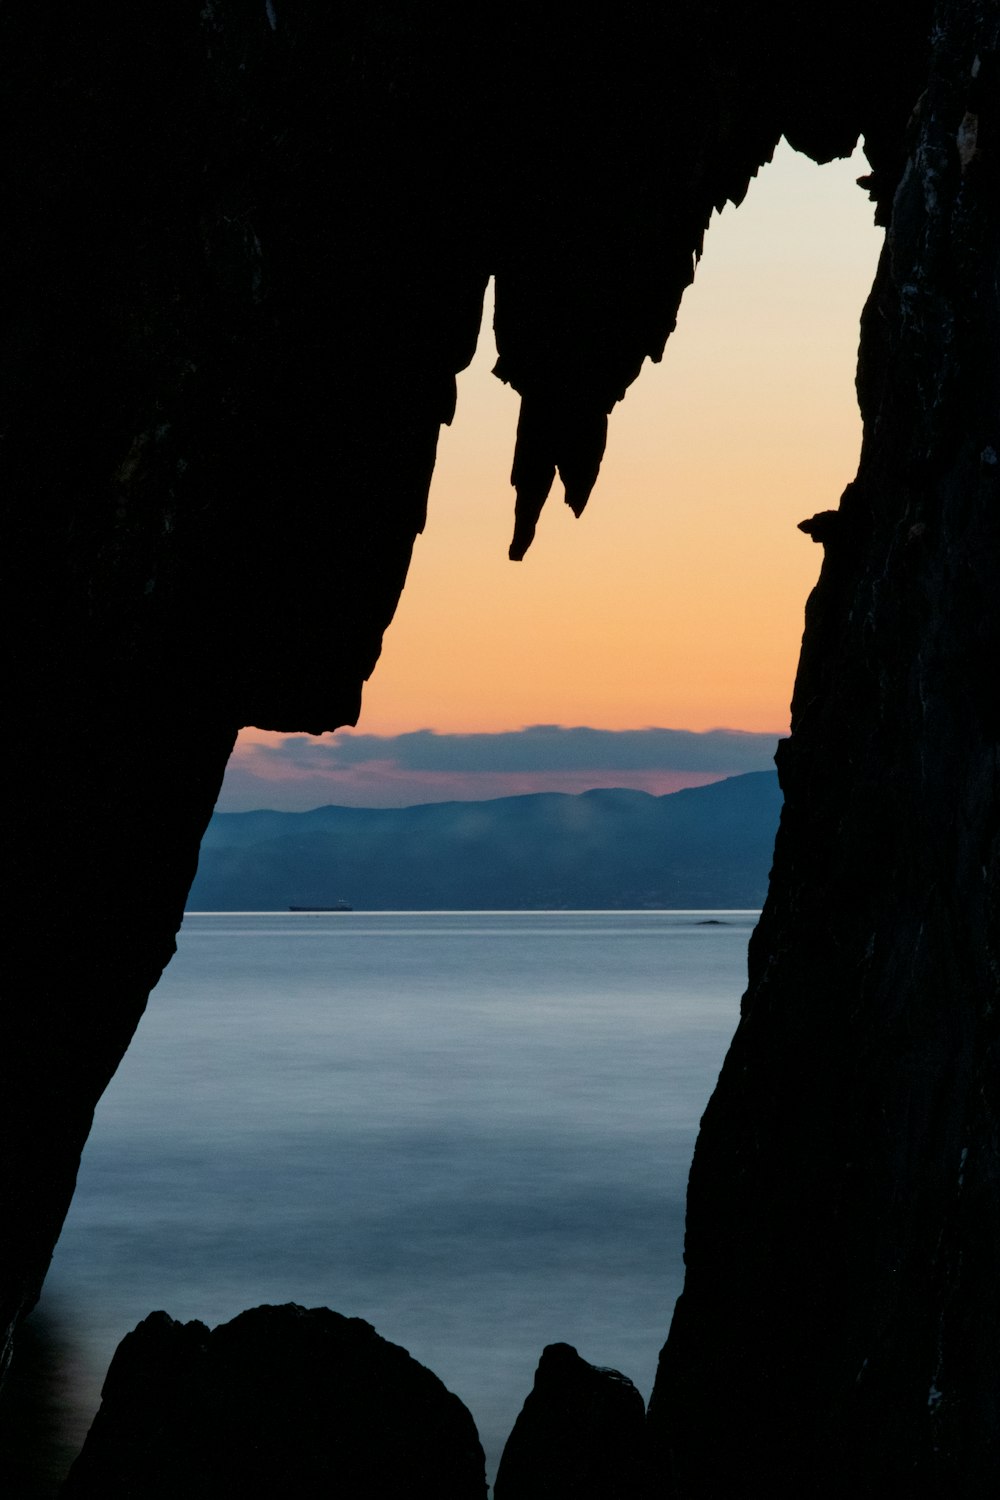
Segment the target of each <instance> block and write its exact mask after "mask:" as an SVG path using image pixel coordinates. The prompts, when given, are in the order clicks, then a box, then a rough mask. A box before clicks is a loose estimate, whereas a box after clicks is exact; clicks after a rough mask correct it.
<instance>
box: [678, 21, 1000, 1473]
mask: <svg viewBox="0 0 1000 1500" xmlns="http://www.w3.org/2000/svg"><path fill="white" fill-rule="evenodd" d="M998 44H1000V13H998V9H997V6H996V4H995V3H992V4H982V3H977V0H943V3H941V4H939V5H938V6H937V7H936V16H935V27H934V33H933V52H932V56H931V58H930V60H929V66H928V69H927V81H926V89H925V88H924V86H921V88H920V89H919V90H916V91H915V94H914V99H913V105H914V108H913V111H912V115H911V117H910V119H909V125H908V131H907V139H906V148H907V153H908V160H907V162H906V165H905V168H904V171H903V176H902V181H901V182H900V185H899V188H898V190H897V192H896V194H895V199H894V203H893V210H892V221H891V225H890V229H889V234H888V242H887V246H886V250H885V252H884V254H883V256H882V259H881V263H880V266H879V271H878V275H877V279H876V282H875V287H874V289H873V292H872V295H871V298H870V300H869V303H868V306H867V308H866V311H865V314H864V319H863V323H862V342H861V355H860V364H859V370H858V391H859V394H860V398H861V409H862V416H863V418H864V424H865V430H864V443H863V448H862V454H861V463H860V467H859V470H858V475H857V478H856V480H855V481H854V482H853V483H852V484H851V485H849V486H848V488H847V490H846V491H845V493H844V495H843V498H842V501H841V506H840V510H839V512H838V513H837V514H836V518H835V519H834V518H832V517H831V516H830V515H828V514H825V513H821V514H820V515H819V516H817V517H814V518H813V521H812V522H811V523H808V524H807V526H806V528H805V529H806V530H807V531H809V532H810V534H811V535H812V536H813V539H814V540H817V539H818V540H820V541H822V542H823V543H824V544H825V545H824V551H825V556H824V561H823V568H822V572H821V575H820V579H819V583H818V585H817V587H816V589H815V590H814V592H813V594H812V596H811V598H810V600H809V603H808V606H807V612H806V630H805V635H804V638H803V647H802V656H801V660H800V664H799V671H798V678H797V681H796V685H795V694H794V699H793V704H792V733H791V738H790V739H789V740H787V741H785V742H784V743H783V744H782V745H781V746H780V747H779V753H778V772H779V777H780V780H781V785H782V788H783V790H784V793H785V805H784V810H783V812H782V817H781V825H780V829H779V833H778V838H777V843H776V846H775V853H774V867H773V870H772V876H771V887H770V894H769V896H768V900H767V903H766V906H765V908H764V912H763V916H762V918H761V922H760V925H759V926H758V928H757V930H756V932H755V933H754V936H753V939H752V941H751V945H750V972H749V988H748V990H747V993H746V996H745V997H744V1001H743V1010H742V1020H741V1023H740V1027H739V1030H738V1031H737V1034H736V1037H735V1039H734V1041H733V1045H732V1047H731V1049H730V1052H729V1055H728V1057H727V1059H726V1062H725V1064H724V1066H723V1069H722V1072H721V1075H720V1078H719V1083H718V1087H717V1089H716V1091H715V1094H714V1095H713V1098H712V1100H711V1102H710V1104H709V1106H708V1108H707V1110H706V1113H705V1115H704V1118H703V1121H702V1128H701V1133H700V1135H699V1138H698V1143H697V1147H696V1150H695V1156H694V1163H693V1166H692V1170H691V1176H690V1182H689V1189H688V1212H687V1229H686V1237H685V1260H686V1265H687V1274H686V1280H685V1286H684V1292H683V1295H682V1296H681V1298H680V1300H679V1302H678V1304H677V1308H676V1311H675V1314H674V1319H673V1325H672V1327H671V1331H670V1336H669V1339H668V1341H667V1344H666V1347H665V1348H664V1350H663V1354H662V1356H661V1362H660V1369H659V1373H658V1376H657V1380H656V1385H655V1388H654V1391H653V1396H652V1398H651V1401H650V1423H651V1428H652V1431H653V1434H654V1436H655V1439H656V1443H657V1446H658V1449H659V1455H660V1456H659V1462H660V1466H661V1476H662V1483H663V1485H664V1488H666V1487H667V1486H668V1485H669V1484H673V1485H675V1486H676V1490H675V1493H676V1494H677V1495H678V1496H683V1497H685V1500H714V1497H717V1496H723V1495H724V1496H736V1495H754V1496H756V1495H766V1496H769V1497H782V1500H786V1497H787V1500H793V1497H794V1500H798V1497H801V1496H804V1495H809V1496H811V1497H823V1500H843V1497H844V1496H847V1495H852V1496H854V1495H857V1496H886V1495H905V1496H907V1497H908V1500H916V1497H935V1500H945V1497H951V1496H956V1497H957V1496H962V1500H986V1497H989V1496H994V1495H996V1494H1000V1275H998V1274H997V1269H998V1264H1000V1120H998V1106H1000V1087H998V1084H1000V860H998V854H1000V817H998V805H1000V776H998V770H1000V609H998V603H1000V590H998V582H1000V460H998V455H1000V304H998V298H997V266H998V263H1000V76H998ZM987 142H988V144H987ZM973 147H975V149H973Z"/></svg>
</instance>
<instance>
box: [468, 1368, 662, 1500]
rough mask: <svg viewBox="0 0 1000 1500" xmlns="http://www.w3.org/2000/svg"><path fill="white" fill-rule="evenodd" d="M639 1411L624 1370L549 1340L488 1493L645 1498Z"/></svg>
mask: <svg viewBox="0 0 1000 1500" xmlns="http://www.w3.org/2000/svg"><path fill="white" fill-rule="evenodd" d="M645 1416H646V1408H645V1404H644V1402H643V1399H642V1397H641V1396H640V1394H639V1392H638V1391H637V1390H636V1388H635V1386H634V1385H633V1384H632V1382H631V1380H629V1379H627V1377H626V1376H624V1375H622V1374H620V1373H619V1372H618V1371H617V1370H602V1369H599V1368H597V1367H596V1366H595V1365H591V1364H588V1363H587V1361H586V1360H585V1359H581V1358H580V1356H579V1354H577V1352H576V1350H575V1349H574V1348H573V1347H572V1346H571V1345H570V1344H549V1345H548V1346H547V1347H546V1348H545V1349H543V1350H542V1357H541V1359H540V1360H539V1361H538V1369H537V1370H536V1371H535V1384H534V1386H533V1388H532V1390H531V1393H530V1395H529V1396H528V1397H527V1399H526V1401H525V1403H524V1406H523V1407H522V1408H521V1412H520V1415H519V1416H518V1419H517V1421H516V1422H515V1423H514V1429H513V1431H512V1432H511V1435H510V1437H509V1438H508V1439H507V1443H506V1446H505V1447H504V1450H503V1457H502V1458H501V1460H500V1467H499V1469H498V1470H497V1479H496V1484H495V1485H494V1487H493V1494H494V1497H495V1500H647V1497H648V1496H649V1495H650V1494H651V1490H650V1488H649V1482H650V1475H649V1470H648V1465H647V1462H646V1425H645Z"/></svg>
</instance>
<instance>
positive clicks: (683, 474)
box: [247, 146, 881, 739]
mask: <svg viewBox="0 0 1000 1500" xmlns="http://www.w3.org/2000/svg"><path fill="white" fill-rule="evenodd" d="M864 170H866V168H865V164H864V161H863V158H861V157H860V155H858V156H856V157H855V159H854V160H853V161H852V162H836V163H833V164H831V165H830V166H827V167H816V166H815V165H813V164H812V163H811V162H809V161H807V160H805V159H804V158H802V157H797V156H795V155H794V154H793V153H792V152H791V151H790V150H788V149H787V148H785V147H784V146H783V147H782V148H780V150H779V153H778V155H777V157H776V160H775V162H774V163H773V164H772V165H771V166H770V167H767V168H765V169H764V171H763V172H762V173H761V175H760V177H759V178H758V180H757V181H756V182H754V183H753V184H752V185H751V188H750V192H749V195H748V197H747V200H746V201H745V203H744V204H743V205H742V206H741V207H740V208H739V209H738V210H736V209H733V208H731V207H730V208H727V209H726V210H725V212H724V213H723V214H722V215H721V216H717V217H716V218H715V220H714V221H713V224H712V227H711V228H710V230H709V233H708V236H707V239H706V247H705V254H704V257H703V260H702V262H701V265H700V266H699V269H698V273H697V276H696V279H695V283H694V286H693V287H692V288H690V289H689V291H688V292H687V293H686V295H685V297H684V301H683V304H682V306H681V310H680V318H679V324H678V329H677V331H676V333H674V334H673V335H672V337H671V338H670V340H669V341H668V343H667V349H666V354H665V356H664V359H663V362H662V363H661V364H660V365H658V366H654V365H649V364H647V365H646V367H645V369H644V370H643V372H642V374H641V376H640V378H639V380H638V381H637V383H636V384H635V385H634V386H633V387H632V388H631V390H630V391H629V393H628V396H627V397H626V400H625V402H624V403H623V404H621V405H619V406H618V407H616V408H615V410H614V412H613V413H612V416H611V421H610V430H609V441H608V453H607V456H606V458H605V461H604V466H603V468H602V471H601V476H600V478H599V480H598V483H597V487H596V489H595V492H594V495H593V497H592V499H591V501H590V505H589V506H588V508H587V510H586V512H585V513H584V515H583V517H582V519H581V520H580V521H575V520H574V518H573V516H572V515H571V514H570V512H569V510H568V509H567V508H566V506H565V505H564V504H563V503H562V499H561V490H560V491H559V494H558V495H557V494H556V492H555V490H554V491H553V496H552V497H551V498H550V500H549V503H548V505H547V507H546V509H545V512H544V513H543V516H542V520H541V524H540V526H539V530H538V535H537V537H536V540H535V542H534V545H533V547H532V549H531V551H530V552H529V553H528V556H527V558H526V559H525V561H524V562H523V563H520V564H517V563H511V562H509V561H508V560H507V546H508V543H509V540H510V531H511V526H512V517H513V492H512V490H511V488H510V485H509V473H510V463H511V455H512V452H513V445H514V431H515V426H516V421H517V398H516V397H515V395H514V394H513V392H511V391H510V390H509V389H508V388H506V387H504V386H502V385H501V384H500V382H499V381H497V380H496V379H495V378H494V377H493V376H492V375H491V374H490V368H491V365H492V363H493V360H494V357H495V355H494V351H493V338H492V327H491V311H490V310H488V311H487V314H486V316H485V318H484V328H483V333H482V335H481V338H480V348H479V352H478V354H477V356H476V360H475V362H474V364H473V366H472V367H471V368H470V369H469V370H468V371H466V372H465V374H464V375H463V376H461V377H460V380H459V397H458V411H457V415H456V418H455V422H454V424H453V426H452V428H451V429H445V430H444V431H443V433H442V438H441V443H440V447H439V456H438V466H437V471H436V474H435V478H434V483H433V487H432V490H431V500H430V509H429V519H428V525H427V529H426V532H425V533H424V535H423V536H422V537H420V538H418V540H417V544H416V549H415V553H414V559H413V564H412V567H411V570H410V576H409V580H408V583H407V586H406V590H405V592H404V594H403V598H402V602H401V604H400V607H399V610H398V613H397V616H396V619H395V621H394V622H393V624H392V626H391V627H390V629H389V631H388V634H387V636H386V642H385V647H384V650H383V655H382V659H381V661H380V663H379V665H378V667H377V668H376V671H375V675H374V677H373V678H372V681H371V682H370V683H369V684H368V686H367V688H366V693H365V702H364V708H363V711H362V717H361V720H360V723H359V725H358V730H359V732H366V733H369V734H396V733H400V732H403V731H406V730H411V729H416V728H419V727H424V726H429V727H433V728H435V729H438V730H450V731H464V732H468V731H476V730H478V731H490V730H503V729H513V728H518V727H520V726H522V725H527V724H535V723H561V724H591V725H596V726H601V727H604V728H609V729H615V728H625V727H640V726H644V725H651V724H656V725H667V726H671V727H676V728H686V729H706V728H710V727H713V726H718V725H728V726H733V727H737V728H740V729H748V730H767V731H775V732H783V731H784V730H785V729H786V728H787V722H788V702H789V698H790V695H791V688H792V680H793V674H794V669H795V661H796V657H797V653H798V643H799V638H800V635H801V624H802V611H803V605H804V601H805V598H806V595H807V593H808V590H809V588H810V587H811V586H812V583H813V582H814V580H815V577H816V573H817V570H818V566H819V562H820V549H819V548H818V547H816V546H814V545H813V543H812V542H811V541H810V540H809V539H808V538H807V537H805V536H804V535H803V534H802V533H800V532H799V531H797V530H796V522H797V521H799V520H801V519H802V518H803V517H805V516H808V515H811V514H812V513H813V512H814V511H817V510H822V509H827V508H829V507H831V506H835V505H836V504H837V501H838V498H839V496H840V493H841V490H842V489H843V487H844V485H845V484H846V483H847V481H848V480H849V479H850V478H851V477H852V476H853V473H854V470H855V467H856V463H857V455H858V449H859V443H860V421H859V418H858V413H857V407H856V403H855V398H854V367H855V359H856V352H857V340H858V318H859V315H860V311H861V308H862V305H863V302H864V299H865V296H866V294H867V291H868V288H869V287H870V285H871V281H872V277H873V274H874V269H875V262H876V258H877V254H878V248H879V243H880V240H881V233H880V231H876V230H875V229H874V228H873V227H872V224H871V215H872V209H871V205H870V204H869V203H868V201H867V197H866V195H865V194H864V193H863V192H862V190H861V189H860V188H858V187H857V186H856V185H855V181H854V179H855V178H856V177H857V176H859V175H860V174H861V173H862V172H863V171H864ZM247 738H248V739H258V738H262V736H260V735H258V734H255V733H250V734H248V736H247Z"/></svg>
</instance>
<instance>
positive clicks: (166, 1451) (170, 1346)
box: [60, 1303, 486, 1500]
mask: <svg viewBox="0 0 1000 1500" xmlns="http://www.w3.org/2000/svg"><path fill="white" fill-rule="evenodd" d="M60 1493H61V1495H62V1496H63V1497H65V1500H126V1497H128V1500H178V1497H179V1496H183V1495H190V1496H201V1495H204V1496H211V1497H213V1500H225V1497H233V1500H236V1497H240V1500H246V1497H248V1496H251V1495H288V1496H290V1497H296V1500H299V1497H301V1500H307V1497H310V1496H320V1495H342V1496H344V1497H345V1500H367V1497H371V1500H376V1497H379V1496H391V1495H398V1496H407V1497H414V1500H485V1496H486V1477H485V1463H484V1458H483V1450H482V1447H481V1446H480V1443H479V1438H478V1435H477V1433H476V1427H475V1423H474V1422H473V1420H472V1417H471V1416H470V1415H469V1413H468V1411H467V1410H466V1408H465V1407H464V1406H463V1405H462V1403H461V1401H460V1400H459V1399H458V1397H457V1396H454V1395H452V1393H451V1392H450V1391H448V1390H446V1389H445V1387H444V1385H442V1383H441V1381H440V1380H439V1379H438V1377H437V1376H436V1375H433V1374H432V1373H431V1371H430V1370H427V1369H425V1368H424V1366H423V1365H420V1364H418V1363H417V1361H416V1360H415V1359H412V1358H411V1357H410V1355H409V1354H407V1352H406V1350H405V1349H401V1348H399V1347H398V1345H396V1344H390V1343H388V1342H387V1341H386V1340H385V1339H383V1338H380V1337H379V1335H378V1334H377V1333H376V1332H375V1330H374V1328H372V1327H371V1325H370V1324H368V1323H365V1322H362V1320H361V1319H360V1318H345V1317H342V1316H341V1315H340V1314H339V1313H335V1312H330V1311H329V1309H327V1308H325V1307H314V1308H309V1309H306V1308H304V1307H298V1306H296V1305H294V1304H291V1303H290V1304H288V1305H286V1306H284V1307H255V1308H252V1309H251V1310H250V1311H249V1312H244V1313H240V1315H239V1317H237V1318H234V1319H233V1320H232V1322H230V1323H223V1324H220V1326H219V1327H218V1328H214V1329H212V1330H211V1331H209V1329H208V1328H206V1326H205V1324H204V1323H197V1322H195V1323H177V1322H175V1321H174V1320H173V1319H172V1318H169V1317H168V1316H167V1314H166V1313H164V1312H155V1313H151V1314H150V1316H149V1317H148V1318H146V1319H144V1321H143V1322H142V1323H140V1324H139V1326H138V1327H137V1328H136V1329H135V1330H134V1331H133V1332H132V1333H130V1334H129V1335H128V1336H127V1337H126V1338H125V1339H123V1340H122V1342H121V1344H120V1345H119V1347H118V1350H117V1352H116V1354H115V1357H114V1359H113V1360H112V1363H111V1368H110V1369H109V1371H108V1375H107V1379H106V1381H105V1383H104V1390H103V1393H102V1401H101V1408H100V1411H99V1412H98V1414H97V1416H96V1418H95V1420H94V1424H93V1426H92V1427H91V1430H90V1434H89V1436H88V1438H87V1441H86V1444H85V1445H84V1448H83V1451H82V1453H81V1454H80V1456H79V1458H78V1459H77V1460H76V1463H75V1464H74V1465H73V1468H72V1470H71V1471H70V1476H69V1478H68V1480H67V1481H66V1484H65V1485H64V1486H63V1489H62V1491H61V1492H60Z"/></svg>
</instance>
